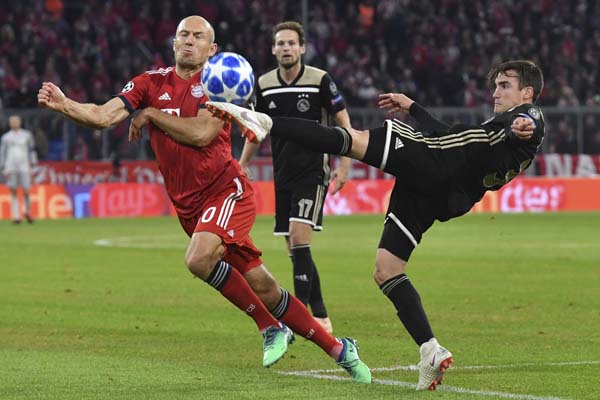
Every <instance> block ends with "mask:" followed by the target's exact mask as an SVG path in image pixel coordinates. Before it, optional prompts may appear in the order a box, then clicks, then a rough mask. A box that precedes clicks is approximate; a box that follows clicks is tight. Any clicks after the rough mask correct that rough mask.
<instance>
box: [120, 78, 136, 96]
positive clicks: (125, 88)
mask: <svg viewBox="0 0 600 400" xmlns="http://www.w3.org/2000/svg"><path fill="white" fill-rule="evenodd" d="M134 86H135V85H134V84H133V81H129V82H127V83H126V84H125V86H123V90H121V93H127V92H131V89H133V87H134Z"/></svg>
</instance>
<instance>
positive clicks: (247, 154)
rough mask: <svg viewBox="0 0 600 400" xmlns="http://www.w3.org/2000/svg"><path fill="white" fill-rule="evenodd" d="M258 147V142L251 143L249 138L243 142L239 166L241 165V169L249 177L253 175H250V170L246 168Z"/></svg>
mask: <svg viewBox="0 0 600 400" xmlns="http://www.w3.org/2000/svg"><path fill="white" fill-rule="evenodd" d="M259 147H260V143H253V142H251V141H249V140H246V143H244V148H243V150H242V155H241V156H240V167H242V170H243V171H244V173H245V174H246V176H248V177H249V178H253V177H252V176H251V174H250V170H249V169H248V164H249V163H250V160H251V159H252V157H254V155H255V154H256V152H257V151H258V149H259Z"/></svg>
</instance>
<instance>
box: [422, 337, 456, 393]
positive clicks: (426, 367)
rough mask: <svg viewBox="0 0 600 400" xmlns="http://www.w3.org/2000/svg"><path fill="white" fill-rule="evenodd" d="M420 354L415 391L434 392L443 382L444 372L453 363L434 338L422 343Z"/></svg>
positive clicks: (450, 355) (448, 353)
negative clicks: (417, 381)
mask: <svg viewBox="0 0 600 400" xmlns="http://www.w3.org/2000/svg"><path fill="white" fill-rule="evenodd" d="M420 353H421V361H419V383H418V384H417V390H426V389H427V390H435V389H436V388H437V386H438V385H439V384H441V383H442V381H443V380H444V372H446V370H447V369H448V368H450V364H452V362H453V361H454V360H453V359H452V353H450V352H449V351H448V350H446V349H445V348H443V347H442V346H440V344H439V343H438V341H437V340H436V339H435V338H432V339H430V340H429V341H428V342H425V343H423V344H422V345H421V348H420Z"/></svg>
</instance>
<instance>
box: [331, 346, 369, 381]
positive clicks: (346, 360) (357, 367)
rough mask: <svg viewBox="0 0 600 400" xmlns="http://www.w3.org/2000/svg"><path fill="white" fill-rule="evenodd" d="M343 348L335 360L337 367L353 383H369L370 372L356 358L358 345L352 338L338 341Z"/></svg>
mask: <svg viewBox="0 0 600 400" xmlns="http://www.w3.org/2000/svg"><path fill="white" fill-rule="evenodd" d="M340 340H341V341H342V345H343V346H344V348H343V349H342V352H341V353H340V357H339V358H338V360H337V365H339V366H340V367H342V368H344V369H345V370H346V371H347V372H348V373H349V374H350V376H352V379H353V380H354V381H355V382H359V383H371V381H372V378H371V370H369V367H367V364H365V363H364V362H362V360H361V359H360V358H359V356H358V343H357V342H356V340H354V339H352V338H348V337H346V338H343V339H340Z"/></svg>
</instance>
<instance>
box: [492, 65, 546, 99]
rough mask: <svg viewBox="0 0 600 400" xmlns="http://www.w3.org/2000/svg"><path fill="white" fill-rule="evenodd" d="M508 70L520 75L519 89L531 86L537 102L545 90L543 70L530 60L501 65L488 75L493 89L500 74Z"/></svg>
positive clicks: (493, 68)
mask: <svg viewBox="0 0 600 400" xmlns="http://www.w3.org/2000/svg"><path fill="white" fill-rule="evenodd" d="M508 70H515V71H517V74H518V75H519V89H523V88H524V87H527V86H531V87H532V88H533V101H534V102H536V101H537V100H538V98H539V97H540V93H542V89H544V74H543V73H542V69H541V68H540V67H539V66H538V65H537V64H536V63H534V62H533V61H530V60H511V61H505V62H503V63H500V64H498V65H496V66H494V67H492V69H490V72H489V73H488V81H489V83H490V85H491V86H492V87H494V82H495V80H496V78H497V77H498V74H500V73H505V72H506V71H508Z"/></svg>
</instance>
